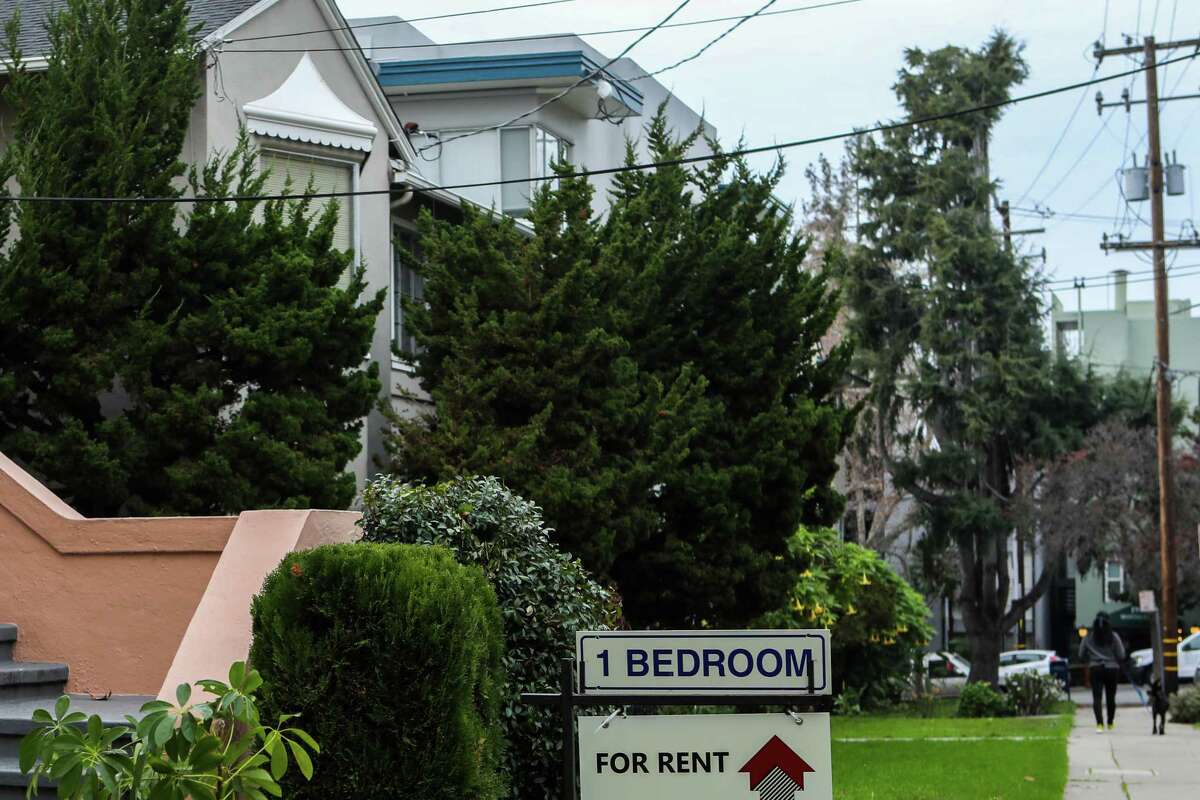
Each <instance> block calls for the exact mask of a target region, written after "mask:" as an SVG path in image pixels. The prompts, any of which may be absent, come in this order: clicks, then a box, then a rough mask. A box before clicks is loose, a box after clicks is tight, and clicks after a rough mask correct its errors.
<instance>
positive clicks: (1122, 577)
mask: <svg viewBox="0 0 1200 800" xmlns="http://www.w3.org/2000/svg"><path fill="white" fill-rule="evenodd" d="M1110 565H1111V566H1114V567H1116V568H1117V570H1118V571H1119V573H1120V574H1119V575H1118V576H1117V577H1116V578H1109V577H1108V568H1109V566H1110ZM1101 579H1102V581H1103V585H1104V602H1106V603H1118V602H1120V597H1119V596H1120V595H1122V594H1124V593H1125V565H1124V564H1122V563H1121V562H1119V561H1105V562H1104V567H1103V572H1102V574H1101ZM1110 582H1115V583H1117V585H1118V587H1119V588H1118V589H1117V596H1116V597H1114V596H1112V595H1110V594H1109V591H1108V585H1109V583H1110Z"/></svg>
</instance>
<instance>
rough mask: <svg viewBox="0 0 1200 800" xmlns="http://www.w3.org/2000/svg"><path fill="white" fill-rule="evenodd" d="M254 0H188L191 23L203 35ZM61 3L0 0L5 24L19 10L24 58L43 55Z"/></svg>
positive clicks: (0, 17) (55, 0)
mask: <svg viewBox="0 0 1200 800" xmlns="http://www.w3.org/2000/svg"><path fill="white" fill-rule="evenodd" d="M257 2H258V0H191V9H192V10H191V18H192V22H193V23H195V24H199V25H200V37H201V38H203V37H205V36H207V35H208V34H210V33H212V32H213V31H215V30H217V29H218V28H220V27H221V26H222V25H224V24H226V23H227V22H229V21H230V20H232V19H234V18H235V17H237V16H238V15H239V14H241V13H243V12H244V11H246V10H248V9H250V8H251V7H252V6H254V4H255V3H257ZM64 4H65V2H64V0H0V22H3V23H7V22H8V21H9V20H10V19H12V17H13V14H14V13H16V11H17V9H20V11H21V35H20V36H19V37H18V38H17V43H18V44H19V45H20V46H21V50H22V52H23V54H24V56H25V58H26V59H36V58H39V57H41V56H44V55H45V54H46V50H47V49H48V48H49V46H50V41H49V39H48V38H47V36H46V19H47V17H48V16H49V15H50V13H51V12H52V11H54V10H55V9H57V8H59V7H61V6H63V5H64ZM0 49H3V48H2V47H0Z"/></svg>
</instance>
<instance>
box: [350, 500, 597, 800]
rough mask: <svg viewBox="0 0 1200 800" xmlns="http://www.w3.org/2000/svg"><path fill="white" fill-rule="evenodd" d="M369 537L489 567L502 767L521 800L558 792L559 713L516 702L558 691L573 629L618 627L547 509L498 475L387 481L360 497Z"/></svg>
mask: <svg viewBox="0 0 1200 800" xmlns="http://www.w3.org/2000/svg"><path fill="white" fill-rule="evenodd" d="M363 506H364V508H363V520H362V528H363V532H364V541H376V542H380V541H382V542H410V543H417V544H426V545H429V544H437V545H444V546H446V547H448V548H450V549H451V550H453V551H454V553H455V554H456V555H457V556H458V558H459V560H460V561H462V562H464V563H468V564H478V565H479V566H480V567H482V568H483V572H484V574H485V575H487V578H488V580H490V581H491V582H492V586H493V587H494V588H495V590H496V597H497V599H498V601H499V603H500V611H501V613H502V614H503V616H504V637H505V642H506V645H507V648H506V654H505V659H506V662H505V663H506V666H507V670H508V679H509V690H510V694H509V695H508V698H507V704H506V707H505V709H504V726H505V733H506V734H507V738H508V749H507V751H506V754H505V765H506V770H507V772H508V775H509V779H510V783H511V784H512V791H513V794H514V795H515V796H516V797H517V798H520V800H542V798H556V797H557V796H558V776H559V773H560V771H561V767H560V764H561V761H560V759H561V754H560V751H561V749H562V747H561V734H560V729H559V721H558V717H557V715H556V713H555V712H553V711H550V710H548V709H545V708H534V707H532V706H528V705H525V704H523V703H521V702H519V700H518V699H517V695H519V694H520V693H521V692H545V691H555V690H557V688H558V680H559V671H560V669H561V667H560V664H561V662H562V659H564V658H571V657H572V656H573V655H574V652H575V632H576V631H580V630H603V629H608V628H612V627H615V626H617V625H618V623H619V622H620V606H619V604H618V602H617V600H616V598H615V596H614V595H613V594H612V593H611V592H610V591H609V590H607V589H605V588H604V587H603V586H601V585H600V584H599V583H597V582H596V581H595V580H593V579H592V578H591V576H590V575H589V574H588V572H587V570H585V569H584V568H583V565H582V564H580V563H579V561H578V560H576V559H574V558H571V557H570V556H569V555H567V554H565V553H563V552H562V551H560V550H559V549H558V547H557V546H555V545H554V543H553V542H551V541H550V537H549V531H548V530H547V529H546V528H545V527H544V526H543V524H542V514H541V510H540V509H539V508H538V507H537V506H536V505H534V504H533V503H531V502H529V501H527V500H524V499H522V498H521V497H518V496H517V495H515V494H513V493H512V492H510V491H509V490H508V489H507V488H505V486H504V484H503V483H501V482H500V481H499V480H498V479H496V478H459V479H456V480H452V481H448V482H446V483H442V484H438V485H437V486H412V485H409V484H406V483H403V482H401V481H398V480H396V479H394V478H389V477H381V478H378V479H376V480H375V481H373V482H372V483H370V484H369V485H368V486H367V487H366V490H365V491H364V493H363Z"/></svg>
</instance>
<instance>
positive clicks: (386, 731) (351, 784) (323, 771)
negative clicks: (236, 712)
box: [250, 544, 505, 800]
mask: <svg viewBox="0 0 1200 800" xmlns="http://www.w3.org/2000/svg"><path fill="white" fill-rule="evenodd" d="M251 614H252V617H253V625H254V639H253V644H252V645H251V649H250V660H251V663H253V665H254V666H255V668H256V669H258V670H259V672H260V673H261V674H262V677H263V681H264V683H263V687H262V692H261V698H262V699H261V703H260V708H261V711H262V715H263V718H264V719H267V720H271V721H273V720H274V719H275V718H276V716H277V715H278V714H280V713H283V712H299V713H300V715H301V724H302V725H303V727H304V728H305V729H306V730H307V731H308V732H310V733H311V734H312V735H313V737H314V738H316V739H317V741H319V742H320V743H321V752H320V754H319V755H318V756H317V757H316V759H315V761H314V764H315V772H314V775H313V779H312V782H311V783H302V782H299V781H295V780H293V781H288V782H286V783H285V784H284V789H285V791H284V796H285V797H289V798H311V800H317V798H320V800H351V798H353V799H354V800H376V799H378V800H383V798H388V800H391V798H396V797H421V798H446V799H447V800H450V798H454V800H459V798H464V797H470V798H482V800H491V799H492V798H499V797H502V796H504V794H505V787H504V781H503V775H502V772H501V769H500V767H501V758H502V755H501V754H502V751H503V732H502V729H501V726H500V709H501V703H502V701H503V698H504V696H505V690H504V666H503V650H504V645H503V639H502V623H501V620H500V612H499V610H498V608H497V606H496V597H495V594H494V593H493V591H492V588H491V587H490V586H489V585H488V582H487V580H486V579H485V578H484V576H483V573H482V571H480V570H479V569H478V568H474V567H465V566H463V565H461V564H459V563H457V562H456V561H455V559H454V556H453V555H452V554H451V553H450V552H449V551H447V550H445V549H444V548H433V547H413V546H406V545H362V544H343V545H328V546H325V547H319V548H317V549H315V550H309V551H306V552H301V553H292V554H290V555H288V556H287V557H286V558H285V559H284V560H283V562H282V563H281V564H280V565H279V566H278V567H277V568H276V569H275V571H274V572H272V573H271V574H270V575H269V576H268V577H267V580H266V582H265V583H264V585H263V589H262V592H261V593H260V594H259V595H258V596H257V597H256V598H255V599H254V603H253V605H252V607H251Z"/></svg>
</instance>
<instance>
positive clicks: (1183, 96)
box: [1096, 94, 1200, 110]
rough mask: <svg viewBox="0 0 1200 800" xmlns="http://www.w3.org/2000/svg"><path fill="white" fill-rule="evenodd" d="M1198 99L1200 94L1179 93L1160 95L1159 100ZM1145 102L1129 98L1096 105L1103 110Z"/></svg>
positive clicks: (1161, 101)
mask: <svg viewBox="0 0 1200 800" xmlns="http://www.w3.org/2000/svg"><path fill="white" fill-rule="evenodd" d="M1196 99H1200V94H1177V95H1175V96H1174V97H1160V98H1158V102H1160V103H1169V102H1171V101H1172V100H1196ZM1145 104H1146V101H1145V100H1129V101H1125V100H1117V101H1115V102H1112V103H1103V102H1102V103H1097V104H1096V107H1097V108H1098V109H1101V110H1103V109H1105V108H1118V107H1123V108H1129V106H1141V105H1145Z"/></svg>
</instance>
